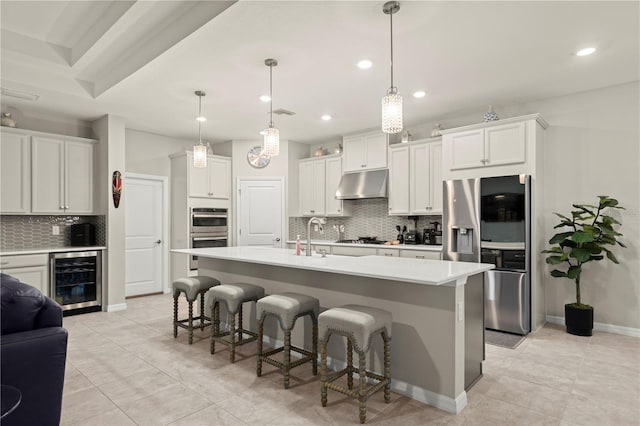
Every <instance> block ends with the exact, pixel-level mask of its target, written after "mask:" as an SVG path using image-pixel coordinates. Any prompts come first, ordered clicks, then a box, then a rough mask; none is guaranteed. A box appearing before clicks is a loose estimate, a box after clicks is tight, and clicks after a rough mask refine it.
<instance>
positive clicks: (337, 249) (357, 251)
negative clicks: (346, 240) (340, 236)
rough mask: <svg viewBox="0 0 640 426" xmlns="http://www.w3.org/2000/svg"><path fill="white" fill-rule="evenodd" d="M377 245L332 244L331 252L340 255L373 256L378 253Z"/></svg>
mask: <svg viewBox="0 0 640 426" xmlns="http://www.w3.org/2000/svg"><path fill="white" fill-rule="evenodd" d="M376 253H377V250H376V248H375V247H353V246H332V247H331V254H336V255H340V256H373V255H376Z"/></svg>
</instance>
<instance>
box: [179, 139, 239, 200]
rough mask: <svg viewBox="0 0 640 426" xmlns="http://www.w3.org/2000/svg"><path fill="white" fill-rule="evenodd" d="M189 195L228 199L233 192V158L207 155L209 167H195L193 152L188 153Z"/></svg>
mask: <svg viewBox="0 0 640 426" xmlns="http://www.w3.org/2000/svg"><path fill="white" fill-rule="evenodd" d="M187 170H188V176H187V186H188V188H189V197H194V198H210V199H221V200H228V199H229V197H230V194H231V159H229V158H227V157H220V156H217V155H209V156H207V167H194V165H193V152H191V151H189V152H188V153H187Z"/></svg>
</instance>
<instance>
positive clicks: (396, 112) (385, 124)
mask: <svg viewBox="0 0 640 426" xmlns="http://www.w3.org/2000/svg"><path fill="white" fill-rule="evenodd" d="M399 10H400V2H397V1H389V2H386V3H385V4H384V6H383V7H382V11H383V12H384V13H385V14H386V15H389V21H390V23H391V87H389V90H387V94H386V96H383V97H382V131H383V132H384V133H400V132H401V131H402V127H403V126H402V96H401V95H400V94H399V93H398V88H397V87H395V86H394V85H393V14H394V13H396V12H397V11H399Z"/></svg>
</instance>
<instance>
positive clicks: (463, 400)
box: [262, 336, 467, 414]
mask: <svg viewBox="0 0 640 426" xmlns="http://www.w3.org/2000/svg"><path fill="white" fill-rule="evenodd" d="M262 341H263V342H264V343H265V344H267V345H269V346H272V347H280V346H283V345H284V342H283V341H282V340H280V339H275V338H272V337H269V336H264V337H263V339H262ZM291 357H296V358H301V357H302V355H300V354H298V353H296V352H293V351H292V352H291ZM346 366H347V363H346V362H345V361H342V360H338V359H335V358H332V357H327V367H328V368H329V369H331V370H334V371H338V370H342V369H343V368H345V367H346ZM318 367H319V365H318ZM391 390H392V391H394V392H396V393H399V394H401V395H404V396H407V397H409V398H411V399H415V400H416V401H420V402H423V403H425V404H429V405H432V406H434V407H435V408H438V409H440V410H443V411H446V412H447V413H451V414H460V412H461V411H462V410H463V409H464V407H466V406H467V392H465V391H462V393H461V394H460V395H458V396H457V398H455V399H453V398H451V397H448V396H445V395H442V394H439V393H435V392H432V391H430V390H427V389H423V388H421V387H418V386H415V385H412V384H410V383H407V382H403V381H402V380H398V379H392V380H391Z"/></svg>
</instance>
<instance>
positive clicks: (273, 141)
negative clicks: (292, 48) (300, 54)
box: [262, 59, 280, 157]
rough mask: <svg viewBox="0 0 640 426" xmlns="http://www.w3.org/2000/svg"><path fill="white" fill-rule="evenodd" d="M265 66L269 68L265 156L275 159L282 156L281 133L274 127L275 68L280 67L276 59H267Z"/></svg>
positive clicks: (264, 132) (263, 148) (263, 146)
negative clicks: (267, 124)
mask: <svg viewBox="0 0 640 426" xmlns="http://www.w3.org/2000/svg"><path fill="white" fill-rule="evenodd" d="M264 64H265V65H266V66H268V67H269V97H270V98H271V99H270V100H269V126H268V127H267V128H266V129H264V130H263V132H262V133H263V134H264V143H263V145H262V150H263V152H264V154H266V155H269V156H271V157H274V156H276V155H279V154H280V131H279V130H278V129H276V128H275V127H273V67H275V66H277V65H278V61H277V60H275V59H265V60H264Z"/></svg>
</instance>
